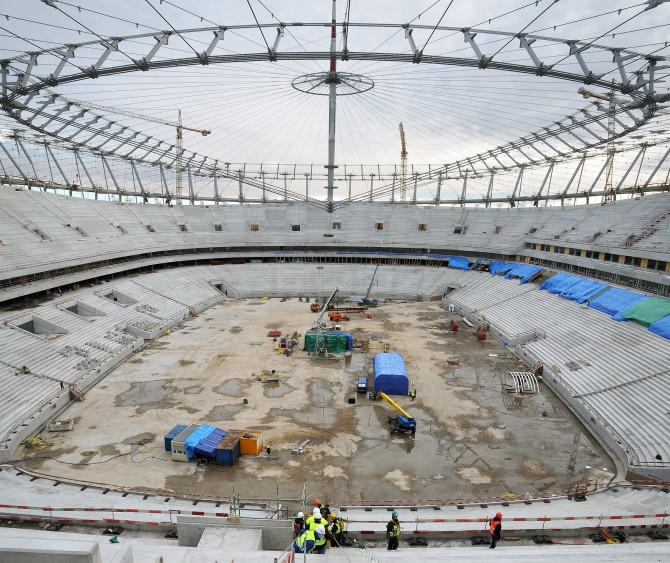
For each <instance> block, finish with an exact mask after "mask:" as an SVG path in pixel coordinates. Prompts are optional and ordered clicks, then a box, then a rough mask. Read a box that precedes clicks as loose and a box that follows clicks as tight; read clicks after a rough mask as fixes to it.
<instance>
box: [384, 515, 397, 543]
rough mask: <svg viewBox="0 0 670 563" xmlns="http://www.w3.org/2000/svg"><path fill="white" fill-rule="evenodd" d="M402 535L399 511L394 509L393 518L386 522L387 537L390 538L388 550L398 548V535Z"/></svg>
mask: <svg viewBox="0 0 670 563" xmlns="http://www.w3.org/2000/svg"><path fill="white" fill-rule="evenodd" d="M399 535H400V522H398V513H397V512H396V511H395V510H394V511H393V512H392V513H391V519H390V520H389V521H388V524H386V539H387V540H388V542H389V543H388V547H387V550H395V549H398V536H399Z"/></svg>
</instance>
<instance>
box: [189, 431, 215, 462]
mask: <svg viewBox="0 0 670 563" xmlns="http://www.w3.org/2000/svg"><path fill="white" fill-rule="evenodd" d="M214 430H216V428H215V427H214V426H212V425H211V424H201V425H200V426H198V427H197V428H196V429H195V430H194V431H193V432H192V433H191V435H190V436H189V437H188V438H186V440H184V448H185V449H186V457H188V458H189V459H190V458H192V457H194V456H195V454H194V453H193V449H194V448H195V447H196V446H197V445H198V442H199V441H200V440H202V439H203V438H206V437H207V436H209V435H210V434H211V433H212V432H214Z"/></svg>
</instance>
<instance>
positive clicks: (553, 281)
mask: <svg viewBox="0 0 670 563" xmlns="http://www.w3.org/2000/svg"><path fill="white" fill-rule="evenodd" d="M583 279H584V278H580V277H579V276H573V275H572V274H556V275H555V276H554V277H552V278H549V279H548V280H547V281H546V282H544V283H543V284H542V285H541V286H540V289H546V290H547V291H548V292H549V293H563V292H564V291H566V290H568V289H569V288H570V287H572V286H573V285H575V284H576V283H577V282H579V281H581V280H583Z"/></svg>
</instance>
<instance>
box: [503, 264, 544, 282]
mask: <svg viewBox="0 0 670 563" xmlns="http://www.w3.org/2000/svg"><path fill="white" fill-rule="evenodd" d="M541 269H542V266H532V265H530V264H514V267H513V268H512V269H511V270H510V271H509V272H507V273H506V274H505V279H507V280H510V279H512V278H521V283H522V284H524V283H526V282H527V281H528V280H529V279H530V278H532V277H533V276H534V275H535V274H537V273H538V272H539V271H540V270H541Z"/></svg>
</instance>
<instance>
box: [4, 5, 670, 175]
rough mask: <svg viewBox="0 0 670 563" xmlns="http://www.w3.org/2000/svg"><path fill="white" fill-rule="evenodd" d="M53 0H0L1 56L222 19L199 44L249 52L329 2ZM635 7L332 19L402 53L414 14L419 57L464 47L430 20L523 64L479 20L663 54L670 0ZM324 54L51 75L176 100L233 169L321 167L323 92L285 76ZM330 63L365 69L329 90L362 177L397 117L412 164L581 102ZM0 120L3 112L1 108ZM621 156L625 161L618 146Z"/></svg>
mask: <svg viewBox="0 0 670 563" xmlns="http://www.w3.org/2000/svg"><path fill="white" fill-rule="evenodd" d="M53 4H54V6H55V7H52V6H49V5H47V3H45V2H42V1H40V0H23V1H22V2H9V1H5V2H3V3H2V4H0V51H2V58H3V59H10V58H15V57H17V56H20V54H21V53H24V52H26V51H32V52H34V51H38V50H48V49H52V48H55V47H57V46H59V45H62V44H81V43H86V42H91V41H93V42H96V41H99V40H100V39H107V38H109V37H126V36H130V35H141V34H147V33H151V34H157V33H160V32H161V30H168V29H176V30H196V29H201V28H205V27H212V26H226V27H231V28H233V29H228V30H227V31H226V32H225V35H224V39H223V40H222V41H221V42H220V43H219V44H218V45H217V46H216V48H215V50H214V52H213V53H212V54H213V55H233V54H238V53H264V52H266V51H267V46H268V45H269V46H272V45H273V43H274V41H275V38H276V34H277V31H276V26H277V24H278V22H285V23H287V24H289V23H296V22H302V23H304V24H310V23H327V22H329V21H330V19H331V9H332V3H331V2H330V1H328V0H319V1H314V0H312V1H295V0H293V1H291V2H286V1H284V2H279V1H277V0H263V1H259V0H249V2H247V1H246V0H225V1H214V0H190V1H188V2H185V1H183V0H174V1H166V0H163V1H162V2H160V1H159V0H132V1H131V0H112V1H110V0H89V1H87V2H80V3H79V5H78V4H77V2H76V0H75V1H74V2H61V1H57V0H54V1H53ZM646 7H648V6H647V3H646V2H631V1H623V0H589V1H586V2H585V1H584V0H560V1H554V0H540V1H538V2H535V1H532V2H530V1H524V0H497V1H490V0H477V1H476V2H473V1H471V0H453V1H451V0H437V1H435V0H431V1H426V0H422V1H417V2H378V1H370V0H366V1H365V2H362V1H360V0H350V1H349V2H347V1H345V0H340V1H339V2H338V3H337V20H338V22H340V23H341V22H343V21H345V19H347V20H348V21H349V22H350V24H351V27H350V33H349V40H348V47H349V50H350V51H352V52H366V53H396V54H400V53H408V52H410V46H409V43H408V41H407V39H406V38H405V35H404V33H403V30H402V28H400V27H399V25H402V24H406V23H410V24H411V25H412V26H415V27H416V29H415V30H414V32H413V38H414V41H415V43H416V45H417V47H419V48H423V53H424V55H425V56H426V57H429V56H448V57H453V58H455V59H456V58H464V57H467V58H472V56H473V51H472V49H471V47H470V46H469V45H468V44H467V43H466V42H465V41H464V36H463V33H461V32H460V31H450V30H434V27H435V26H436V25H438V23H439V25H440V26H445V27H451V28H457V29H460V28H477V29H480V30H482V32H480V33H479V35H478V36H477V37H476V42H477V44H478V46H479V48H480V49H481V51H482V53H483V54H484V55H488V56H491V55H494V59H495V60H497V61H504V62H508V63H510V64H524V65H530V64H532V63H531V61H530V60H529V58H528V55H527V54H526V52H525V51H524V50H523V49H521V48H520V45H519V40H518V39H514V38H513V37H509V36H506V35H490V34H487V33H484V31H505V32H511V33H520V32H524V33H530V34H536V35H541V36H546V37H553V38H564V39H574V40H583V41H586V42H593V43H594V44H599V45H606V46H612V47H614V46H618V47H625V48H629V49H632V50H634V51H637V52H641V53H654V54H655V55H657V56H668V54H670V47H668V43H667V42H668V41H669V40H670V33H669V32H668V30H669V27H670V24H669V23H668V22H670V3H666V4H665V5H661V6H659V7H657V8H654V9H651V10H646V11H645V8H646ZM2 16H4V17H2ZM256 22H258V23H260V24H269V26H268V27H263V28H262V30H261V29H259V28H258V27H257V26H256ZM359 24H366V25H359ZM367 24H379V25H367ZM235 26H246V27H243V28H235ZM340 31H341V29H340V28H338V43H337V44H338V49H339V48H341V46H342V38H341V34H340ZM212 36H213V35H212V32H211V31H207V32H200V33H198V32H192V33H184V34H181V36H180V35H178V34H173V36H172V37H171V38H170V40H169V42H168V45H166V46H165V47H163V48H162V49H161V50H160V51H159V54H158V55H157V56H156V58H155V59H154V61H156V62H157V61H163V60H167V59H181V58H185V57H192V56H193V55H194V53H199V52H202V51H204V50H205V49H206V48H207V45H208V44H209V42H210V40H211V38H212ZM329 42H330V29H329V28H328V27H327V26H325V25H320V26H310V25H303V26H289V27H287V28H286V29H285V31H284V34H283V37H282V38H281V40H280V43H279V48H278V52H279V53H282V52H285V53H304V52H326V51H327V50H328V47H329ZM155 43H156V41H155V39H153V38H152V37H148V38H135V39H128V40H125V41H122V42H121V43H120V45H119V52H118V53H114V54H112V55H111V56H110V58H109V59H108V62H107V63H105V64H107V65H109V64H117V65H121V64H127V63H129V62H131V61H132V60H133V59H134V60H139V59H141V58H142V57H143V56H145V55H146V54H147V53H148V52H149V50H150V49H151V48H152V46H153V45H155ZM534 48H535V49H536V53H537V54H538V56H540V57H541V58H542V60H546V61H549V62H551V63H552V64H557V67H560V68H561V69H562V70H564V71H565V72H578V71H579V66H578V64H577V61H576V60H575V59H574V58H573V57H568V53H567V46H566V45H564V44H553V43H551V42H550V41H542V40H539V41H537V42H536V43H535V44H534ZM100 54H101V50H100V49H99V48H98V47H97V46H95V47H87V46H83V47H80V48H79V49H78V50H77V55H78V58H77V60H76V64H77V65H78V66H79V67H80V68H84V67H86V66H89V65H92V64H94V63H95V62H96V61H97V59H98V58H99V56H100ZM584 58H585V59H586V61H587V64H588V65H589V68H593V69H598V68H601V67H602V68H604V66H609V65H610V64H611V55H608V54H607V53H606V52H603V51H601V50H596V49H592V50H590V51H588V52H587V53H585V54H584ZM54 61H56V59H54V58H52V59H51V60H49V57H48V56H43V57H42V61H41V62H40V63H39V64H38V66H37V67H36V68H35V71H34V72H35V74H37V75H40V76H42V75H44V74H48V72H51V71H52V70H53V67H54V64H55V62H54ZM56 62H57V61H56ZM603 65H604V66H603ZM327 67H328V63H327V61H323V60H320V61H315V60H279V61H277V62H269V61H259V62H253V63H249V62H245V63H226V64H220V65H209V66H189V67H180V68H164V69H152V70H150V71H149V72H133V73H125V74H118V75H115V76H109V77H101V78H98V79H96V80H90V79H89V80H85V81H78V82H73V83H71V84H63V85H60V86H58V87H57V88H56V91H57V92H58V93H60V94H63V95H66V96H69V97H71V98H75V99H78V100H85V101H88V102H92V103H95V104H99V105H101V106H104V107H110V108H120V109H123V110H127V111H132V112H135V113H137V114H140V115H147V116H153V117H155V118H159V119H163V120H166V121H175V120H176V116H177V112H178V111H179V110H181V111H182V114H183V119H184V124H185V125H187V126H191V127H194V128H202V129H208V130H211V131H212V134H211V135H209V136H207V137H203V136H201V135H198V134H197V133H188V132H187V133H185V135H184V144H185V147H186V148H187V149H188V150H192V151H196V152H198V153H200V154H203V155H208V156H211V157H212V158H215V159H217V160H219V161H220V162H223V163H231V166H233V167H238V168H239V167H240V166H246V167H249V169H251V168H256V169H257V168H258V167H260V166H263V167H264V169H272V168H273V167H276V166H277V165H280V166H281V167H282V169H284V168H285V167H288V168H289V169H290V167H291V166H292V165H293V166H294V168H295V169H299V170H300V171H304V170H307V171H311V170H319V171H322V170H323V168H322V167H323V165H324V164H325V163H326V161H327V134H328V100H327V97H325V96H316V95H309V94H305V93H302V92H299V91H297V90H296V89H295V88H293V87H292V82H293V81H294V80H295V79H296V78H298V77H301V76H304V75H309V74H314V73H320V72H324V71H326V70H327ZM338 70H339V71H340V72H346V73H352V74H354V75H357V76H361V77H364V78H365V80H368V81H371V82H374V87H373V88H372V89H371V90H369V91H368V92H366V93H364V94H359V95H354V96H340V97H338V110H337V149H336V162H337V163H338V165H339V166H340V169H341V171H343V170H344V167H345V166H347V167H348V170H354V171H355V170H357V169H358V168H361V167H362V166H364V167H365V170H366V175H367V174H368V173H369V170H373V169H374V167H375V166H376V167H379V168H380V169H381V168H384V169H388V167H393V166H398V165H399V163H400V156H399V155H400V140H399V133H398V124H399V123H400V122H402V123H403V127H404V129H405V132H406V137H407V143H408V146H407V150H408V153H409V157H408V164H409V166H410V168H411V169H413V170H417V171H424V170H425V169H426V168H427V167H428V166H432V167H438V166H441V165H443V164H445V163H450V162H454V161H458V160H459V159H463V158H466V157H468V156H472V155H475V154H477V153H480V152H482V151H486V150H490V149H493V148H495V147H497V146H499V145H502V144H504V143H505V142H508V141H512V140H514V139H517V138H519V137H523V136H525V135H528V134H530V133H532V132H534V131H538V130H540V129H541V128H542V127H544V126H547V125H550V124H552V123H554V122H556V121H558V120H560V119H561V118H563V117H564V116H566V115H568V114H571V113H573V112H575V111H578V110H579V109H580V108H583V107H586V106H588V105H589V104H590V102H589V101H586V100H584V99H583V98H582V97H581V96H580V95H579V94H578V93H577V89H578V88H579V87H580V86H582V84H579V83H576V82H571V81H566V80H558V79H555V78H548V77H544V78H540V77H536V76H532V75H523V74H519V73H510V72H502V71H498V70H491V69H487V70H481V69H477V68H471V67H462V66H445V65H431V64H424V63H421V64H418V65H412V64H408V63H404V62H380V61H372V60H350V61H348V62H343V61H338ZM611 76H612V77H613V78H617V79H618V78H619V77H618V76H616V75H611ZM663 87H664V88H667V84H666V85H665V86H663ZM600 91H601V92H602V89H601V90H600ZM111 118H112V119H113V120H115V121H117V122H120V123H123V124H126V125H128V126H130V127H133V128H135V129H137V130H140V131H141V132H142V133H143V134H146V135H150V136H155V137H157V138H164V139H166V140H167V141H171V140H172V139H173V138H174V129H173V128H171V127H169V126H163V125H159V124H155V123H150V122H146V121H142V120H135V119H130V118H125V117H122V116H118V115H116V116H111ZM0 124H1V125H2V126H4V127H11V126H12V124H11V122H9V121H8V120H7V118H4V119H3V120H2V121H1V122H0ZM661 125H663V123H661V124H660V125H659V123H656V124H655V127H656V129H655V130H657V131H660V130H662V127H661ZM669 133H670V130H669ZM630 158H632V156H631V157H630ZM621 164H622V165H625V157H622V161H621ZM568 173H569V172H566V174H568ZM482 185H483V184H482Z"/></svg>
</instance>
